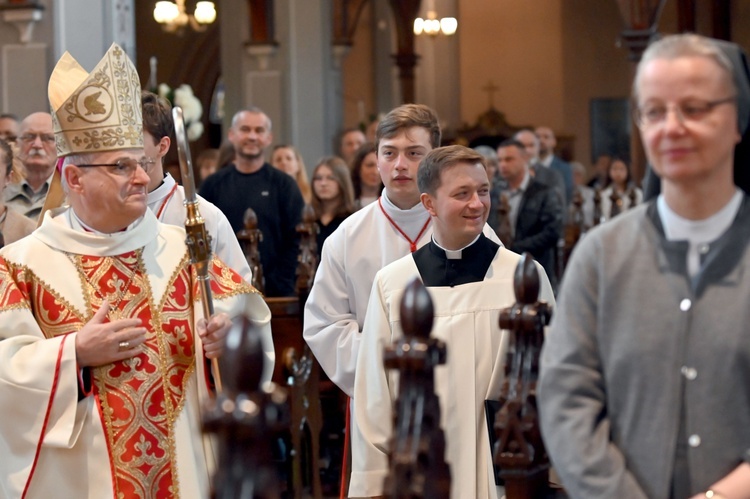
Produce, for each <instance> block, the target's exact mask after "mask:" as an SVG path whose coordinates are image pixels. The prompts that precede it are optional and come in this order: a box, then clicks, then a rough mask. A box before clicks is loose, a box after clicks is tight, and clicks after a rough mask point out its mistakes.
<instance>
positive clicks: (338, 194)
mask: <svg viewBox="0 0 750 499" xmlns="http://www.w3.org/2000/svg"><path fill="white" fill-rule="evenodd" d="M312 179H313V181H312V187H313V188H312V191H313V192H312V203H311V204H312V207H313V209H314V210H315V219H316V222H317V223H318V227H319V229H320V230H319V232H318V237H317V244H318V261H320V256H321V254H322V251H323V243H324V242H325V240H326V239H328V236H330V235H331V234H333V231H335V230H336V229H338V227H339V225H341V222H343V221H344V220H345V219H346V217H348V216H349V215H351V214H352V213H354V194H353V192H352V191H353V189H352V181H351V179H350V178H349V167H348V166H346V163H345V162H344V160H343V159H341V158H339V157H338V156H328V157H326V158H323V159H321V160H320V161H319V162H318V164H317V165H316V166H315V169H314V170H313V175H312Z"/></svg>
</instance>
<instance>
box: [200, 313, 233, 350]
mask: <svg viewBox="0 0 750 499" xmlns="http://www.w3.org/2000/svg"><path fill="white" fill-rule="evenodd" d="M231 325H232V321H231V320H229V316H228V315H227V314H224V313H221V314H214V315H212V316H211V320H209V321H208V323H207V322H206V319H203V318H201V319H198V323H197V324H196V327H197V328H198V336H200V338H201V341H202V342H203V352H204V353H205V354H206V357H208V358H209V359H217V358H219V357H220V356H221V354H222V353H223V352H224V339H225V338H226V336H227V333H228V332H229V328H230V326H231Z"/></svg>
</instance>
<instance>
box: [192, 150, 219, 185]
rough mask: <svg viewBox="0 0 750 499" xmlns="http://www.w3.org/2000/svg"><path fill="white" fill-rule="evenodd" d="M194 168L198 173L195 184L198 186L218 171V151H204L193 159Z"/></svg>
mask: <svg viewBox="0 0 750 499" xmlns="http://www.w3.org/2000/svg"><path fill="white" fill-rule="evenodd" d="M195 167H196V170H197V173H198V178H197V179H196V184H198V185H200V184H202V183H203V181H204V180H206V178H208V177H209V176H211V175H213V174H214V173H216V170H218V169H219V150H218V149H204V150H202V151H201V152H200V154H198V157H197V158H195Z"/></svg>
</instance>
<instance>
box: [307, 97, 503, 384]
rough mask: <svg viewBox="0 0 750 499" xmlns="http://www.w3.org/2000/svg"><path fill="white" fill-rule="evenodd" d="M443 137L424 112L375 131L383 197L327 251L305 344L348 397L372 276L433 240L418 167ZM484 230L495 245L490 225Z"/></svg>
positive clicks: (396, 117)
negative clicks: (420, 200)
mask: <svg viewBox="0 0 750 499" xmlns="http://www.w3.org/2000/svg"><path fill="white" fill-rule="evenodd" d="M440 137H441V130H440V124H439V122H438V117H437V114H436V113H435V112H434V111H433V110H432V109H430V108H429V107H427V106H425V105H421V104H405V105H403V106H399V107H397V108H395V109H393V110H392V111H391V112H389V113H388V114H387V115H386V116H385V117H384V118H383V119H382V120H381V121H380V123H379V124H378V130H377V141H376V143H375V147H376V150H377V157H378V169H379V170H380V178H381V179H382V181H383V184H384V186H385V188H384V190H383V194H382V195H381V196H380V197H379V198H378V200H377V201H376V202H374V203H371V204H369V205H367V206H365V207H364V208H362V209H361V210H359V211H357V212H355V213H354V214H353V215H351V216H349V217H348V218H347V219H346V220H344V221H343V222H342V223H341V225H340V226H339V228H338V229H336V230H335V231H334V233H333V234H331V235H330V236H329V238H328V239H327V241H326V244H325V245H324V247H323V253H322V256H321V259H320V265H319V266H318V271H317V273H316V274H315V281H314V283H313V287H312V290H311V291H310V296H309V298H308V299H307V304H306V305H305V315H304V331H303V337H304V338H305V341H306V342H307V344H308V345H309V346H310V349H311V350H312V352H313V353H314V354H315V358H316V359H317V360H318V362H319V363H320V365H321V367H322V368H323V370H324V371H325V373H326V374H327V375H328V377H329V378H330V379H331V381H333V382H334V383H335V384H336V385H337V386H338V387H339V388H341V390H342V391H343V392H344V393H346V394H347V395H349V396H351V395H352V394H353V393H354V370H355V366H356V361H357V352H358V350H359V343H360V340H361V336H362V335H361V334H360V331H362V325H363V324H364V320H365V312H366V310H367V302H368V300H369V298H370V290H371V288H372V281H373V279H374V277H375V274H376V273H377V271H378V270H380V269H381V268H383V267H385V266H386V265H388V264H389V263H391V262H393V261H395V260H397V259H399V258H401V257H403V256H405V255H408V254H409V253H410V252H413V251H416V250H417V248H419V247H421V246H423V245H425V244H426V243H427V242H428V241H429V240H430V234H432V223H431V222H432V219H431V217H430V215H429V213H428V212H427V210H426V209H425V208H424V206H423V205H422V203H420V202H419V188H418V187H417V168H418V167H419V162H420V161H421V160H422V159H423V158H424V157H425V155H427V153H428V152H430V151H431V150H432V149H434V148H436V147H438V146H439V145H440ZM485 230H486V234H488V235H489V234H491V236H489V237H491V238H492V239H493V240H494V241H498V239H497V236H495V234H494V231H492V229H491V228H490V227H489V226H486V227H485Z"/></svg>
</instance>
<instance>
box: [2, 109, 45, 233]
mask: <svg viewBox="0 0 750 499" xmlns="http://www.w3.org/2000/svg"><path fill="white" fill-rule="evenodd" d="M16 144H17V145H18V158H19V159H20V160H21V163H23V169H24V171H23V174H24V179H23V180H22V181H21V182H19V183H17V184H9V185H8V186H7V187H6V188H5V192H4V194H3V195H4V196H5V204H6V205H7V206H8V207H9V208H11V209H13V210H16V211H17V212H19V213H22V214H23V215H26V216H27V217H29V218H31V219H33V220H34V221H36V219H37V218H38V217H39V213H40V212H41V211H42V206H43V205H44V198H45V197H46V196H47V191H49V185H50V181H51V178H52V173H53V172H54V171H55V162H56V161H57V153H56V152H55V135H54V134H53V133H52V116H51V115H50V114H49V113H33V114H30V115H28V116H27V117H26V118H24V120H23V121H22V122H21V126H20V127H19V135H18V138H17V140H16Z"/></svg>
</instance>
